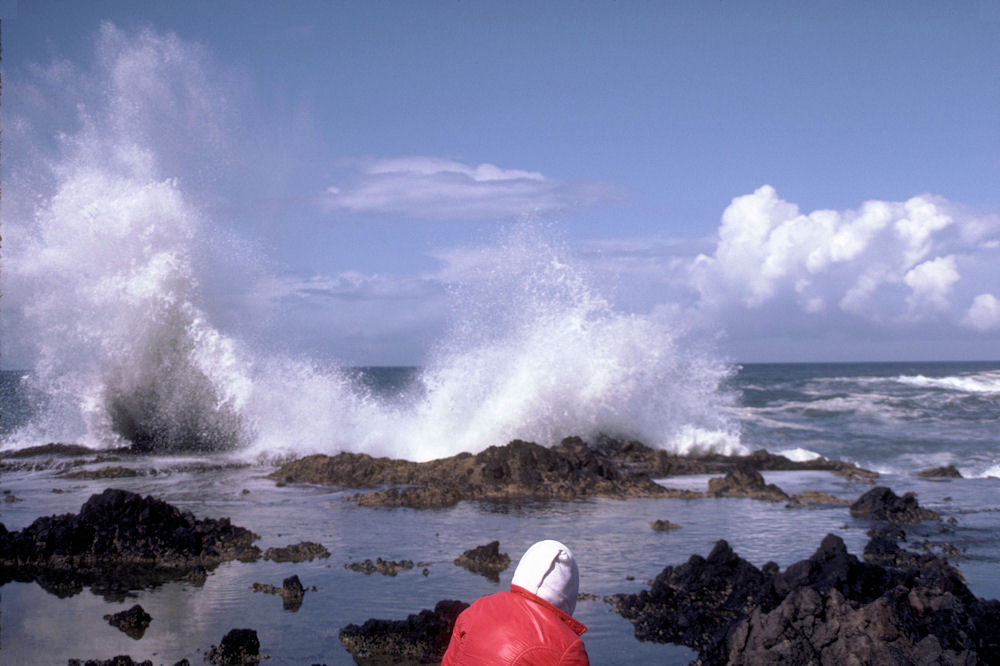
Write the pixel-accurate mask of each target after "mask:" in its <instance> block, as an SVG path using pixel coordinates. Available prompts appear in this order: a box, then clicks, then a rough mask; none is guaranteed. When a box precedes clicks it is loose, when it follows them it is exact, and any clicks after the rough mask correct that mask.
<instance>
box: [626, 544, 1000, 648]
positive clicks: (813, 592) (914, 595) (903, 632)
mask: <svg viewBox="0 0 1000 666" xmlns="http://www.w3.org/2000/svg"><path fill="white" fill-rule="evenodd" d="M611 601H612V602H613V603H614V604H615V608H616V610H617V611H618V612H619V613H621V614H622V615H623V616H624V617H626V618H628V619H629V620H631V621H632V623H633V624H634V625H635V634H636V637H637V638H639V639H640V640H650V641H658V642H672V643H681V644H684V645H687V646H689V647H691V648H693V649H695V650H698V652H699V653H700V654H699V659H698V661H697V663H700V664H763V663H787V664H820V663H823V664H826V663H838V662H842V663H872V664H875V663H878V664H881V663H948V664H951V663H954V664H969V663H983V662H986V663H990V662H989V660H990V659H991V658H992V657H991V655H992V656H995V655H996V654H1000V652H997V650H998V649H1000V624H998V621H1000V602H997V601H984V600H981V599H978V598H976V597H975V596H974V595H972V593H971V592H970V591H969V590H968V588H967V587H966V586H965V583H964V581H963V579H962V575H961V573H959V572H958V571H957V570H956V569H954V568H953V567H951V566H950V565H949V564H948V563H947V562H946V561H945V560H943V559H941V558H937V557H934V556H933V555H930V554H924V555H917V554H915V553H909V552H908V551H903V550H902V549H900V548H899V547H898V546H897V545H896V544H895V542H894V541H892V540H890V539H884V538H882V542H880V543H878V544H875V545H872V544H869V548H868V549H866V554H865V559H864V560H861V559H858V558H857V557H855V556H854V555H851V554H849V553H848V552H847V549H846V548H845V546H844V543H843V541H842V540H841V539H840V538H839V537H837V536H834V535H827V537H826V538H825V539H824V540H823V542H822V544H821V545H820V547H819V549H818V550H817V551H816V552H815V553H814V554H813V555H812V556H811V557H810V558H808V559H806V560H802V561H800V562H797V563H795V564H793V565H791V566H789V567H788V568H787V569H786V570H785V571H784V572H781V571H779V569H778V567H777V565H775V564H773V563H768V564H765V565H764V567H763V568H761V569H757V568H756V567H755V566H753V565H752V564H750V563H749V562H747V561H745V560H743V559H742V558H740V557H738V556H737V555H736V554H735V553H733V551H732V549H731V548H730V547H729V545H728V544H727V543H726V542H724V541H720V542H718V543H717V544H716V546H715V548H714V549H713V550H712V552H711V554H710V555H709V556H708V558H701V557H699V556H697V555H696V556H693V557H692V558H691V559H690V560H689V561H688V562H687V563H686V564H684V565H681V566H679V567H667V568H665V569H664V570H663V571H662V572H661V573H660V575H659V576H657V577H656V579H655V580H654V581H653V584H652V587H651V589H650V590H643V591H641V592H639V593H638V594H628V595H617V596H616V597H613V598H612V599H611Z"/></svg>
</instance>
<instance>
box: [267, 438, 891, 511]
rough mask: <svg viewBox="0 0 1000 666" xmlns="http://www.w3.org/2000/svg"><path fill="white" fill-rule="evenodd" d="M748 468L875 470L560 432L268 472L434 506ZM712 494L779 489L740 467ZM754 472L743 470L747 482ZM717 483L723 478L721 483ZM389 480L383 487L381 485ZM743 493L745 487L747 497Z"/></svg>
mask: <svg viewBox="0 0 1000 666" xmlns="http://www.w3.org/2000/svg"><path fill="white" fill-rule="evenodd" d="M737 468H740V469H741V470H743V469H748V470H762V469H764V470H779V469H780V470H803V469H809V470H827V471H831V472H834V473H843V474H845V475H851V476H857V477H859V478H866V479H867V478H872V477H877V476H878V475H877V474H875V473H874V472H868V471H867V470H862V469H860V468H858V467H856V466H854V465H851V464H850V463H843V462H838V461H829V460H825V459H823V458H820V459H817V460H810V461H806V462H794V461H791V460H789V459H787V458H785V457H783V456H777V455H773V454H770V453H768V452H766V451H756V452H754V453H752V454H750V455H748V456H720V455H715V454H711V455H706V456H701V457H682V456H676V455H671V454H668V453H667V452H665V451H659V450H655V449H651V448H650V447H648V446H646V445H644V444H641V443H639V442H631V441H619V440H614V439H610V438H601V439H599V441H598V442H597V444H595V445H593V446H591V445H588V444H587V443H585V442H584V441H583V440H581V439H580V438H579V437H567V438H566V439H564V440H563V441H562V442H560V443H559V444H557V445H556V446H553V447H551V448H545V447H543V446H539V445H538V444H534V443H532V442H524V441H521V440H514V441H512V442H510V443H509V444H507V445H506V446H492V447H490V448H488V449H486V450H485V451H482V452H481V453H478V454H476V455H472V454H469V453H460V454H458V455H457V456H452V457H451V458H442V459H440V460H431V461H428V462H423V463H414V462H409V461H405V460H392V459H389V458H374V457H372V456H369V455H366V454H362V453H340V454H337V455H335V456H326V455H321V454H319V455H313V456H307V457H305V458H302V459H300V460H295V461H292V462H289V463H287V464H285V465H283V466H282V467H281V468H280V469H278V470H277V471H275V472H274V473H273V474H271V478H273V479H275V480H276V481H277V482H278V483H281V484H285V483H322V484H329V485H338V486H344V487H348V488H378V487H379V486H383V487H382V488H379V489H377V490H373V491H370V492H367V493H361V494H356V495H353V496H351V497H350V499H351V500H353V501H355V502H357V503H358V504H361V505H365V506H388V507H412V508H418V509H433V508H442V507H447V506H451V505H453V504H455V503H456V502H460V501H463V500H485V501H493V500H501V501H508V500H514V501H520V500H527V501H534V500H542V501H544V500H573V499H579V498H584V497H611V498H616V499H628V498H631V497H675V498H681V499H695V498H699V497H704V496H705V493H700V492H696V491H692V490H679V489H674V488H664V487H663V486H661V485H659V484H657V483H655V482H654V481H653V480H652V479H653V477H662V476H670V475H676V474H703V473H725V472H727V471H732V470H734V469H737ZM739 474H740V475H741V476H738V477H737V478H736V479H731V480H730V481H731V482H734V485H733V486H732V488H730V487H728V486H726V487H720V488H719V489H718V492H719V493H720V494H726V493H729V492H732V493H735V494H738V493H741V492H742V493H744V494H739V495H738V496H741V497H744V496H753V497H760V498H762V499H775V500H784V499H787V497H786V496H785V495H784V493H782V492H781V490H780V489H777V488H776V487H774V486H768V485H765V484H763V483H761V484H760V485H759V487H758V486H756V485H752V486H746V485H745V483H744V482H745V481H747V480H748V477H747V475H746V473H744V472H742V471H741V472H739ZM753 480H754V477H752V476H750V477H749V481H750V482H751V483H752V482H753ZM720 483H729V482H721V481H720ZM384 486H389V487H384ZM746 493H749V495H747V494H746Z"/></svg>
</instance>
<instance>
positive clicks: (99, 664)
mask: <svg viewBox="0 0 1000 666" xmlns="http://www.w3.org/2000/svg"><path fill="white" fill-rule="evenodd" d="M180 663H181V662H178V665H177V666H179V664H180ZM183 663H184V665H185V666H187V660H186V659H185V660H184V662H183ZM67 665H68V666H153V662H152V661H150V660H149V659H147V660H146V661H135V660H134V659H132V657H130V656H128V655H127V654H120V655H118V656H117V657H112V658H111V659H88V660H86V661H83V660H82V659H70V660H69V661H68V662H67Z"/></svg>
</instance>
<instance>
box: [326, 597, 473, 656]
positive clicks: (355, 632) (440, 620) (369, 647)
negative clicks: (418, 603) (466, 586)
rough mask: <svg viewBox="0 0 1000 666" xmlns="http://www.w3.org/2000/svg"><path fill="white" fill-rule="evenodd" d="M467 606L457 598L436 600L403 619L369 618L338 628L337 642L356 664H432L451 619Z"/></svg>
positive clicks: (452, 625)
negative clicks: (426, 607)
mask: <svg viewBox="0 0 1000 666" xmlns="http://www.w3.org/2000/svg"><path fill="white" fill-rule="evenodd" d="M468 607H469V604H467V603H464V602H461V601H448V600H446V601H439V602H437V604H436V605H435V606H434V610H433V611H431V610H426V609H425V610H422V611H420V613H417V614H415V615H410V616H409V617H407V618H406V619H405V620H376V619H371V620H368V621H367V622H365V623H364V624H363V625H360V626H358V625H356V624H349V625H347V626H346V627H344V628H343V629H341V630H340V642H341V644H342V645H343V646H344V648H345V649H346V650H347V651H348V652H350V653H351V655H352V656H353V657H354V660H355V661H356V662H357V663H359V664H362V663H363V664H432V663H438V662H440V661H441V658H442V657H443V656H444V653H445V651H446V650H447V649H448V642H449V641H450V640H451V632H452V630H453V629H454V628H455V620H456V619H458V615H459V613H461V612H462V611H463V610H465V609H466V608H468Z"/></svg>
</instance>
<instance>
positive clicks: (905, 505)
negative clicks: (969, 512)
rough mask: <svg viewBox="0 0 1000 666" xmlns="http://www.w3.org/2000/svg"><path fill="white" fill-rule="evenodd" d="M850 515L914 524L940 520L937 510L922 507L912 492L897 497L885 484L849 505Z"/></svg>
mask: <svg viewBox="0 0 1000 666" xmlns="http://www.w3.org/2000/svg"><path fill="white" fill-rule="evenodd" d="M851 515H852V516H854V517H855V518H867V519H869V520H878V521H885V522H889V523H899V524H902V525H916V524H917V523H919V522H922V521H924V520H941V516H940V515H938V513H937V512H935V511H931V510H930V509H924V508H922V507H921V506H920V505H919V504H918V503H917V496H916V495H914V494H913V493H906V494H904V495H903V496H902V497H899V496H898V495H896V493H894V492H892V490H891V489H889V488H886V487H885V486H876V487H875V488H872V489H871V490H869V491H868V492H866V493H865V494H864V495H862V496H861V497H859V498H858V500H857V501H856V502H855V503H854V504H852V505H851Z"/></svg>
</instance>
